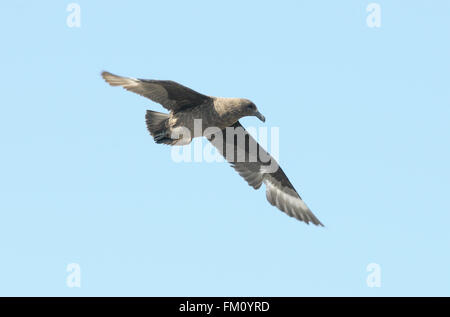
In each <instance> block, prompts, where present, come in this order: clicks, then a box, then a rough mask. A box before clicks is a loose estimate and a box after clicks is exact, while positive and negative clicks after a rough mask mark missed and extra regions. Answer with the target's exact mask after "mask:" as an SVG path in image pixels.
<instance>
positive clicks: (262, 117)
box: [255, 111, 266, 122]
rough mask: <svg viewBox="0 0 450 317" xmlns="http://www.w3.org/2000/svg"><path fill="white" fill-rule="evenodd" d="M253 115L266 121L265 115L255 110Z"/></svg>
mask: <svg viewBox="0 0 450 317" xmlns="http://www.w3.org/2000/svg"><path fill="white" fill-rule="evenodd" d="M255 117H257V118H258V119H259V120H261V121H262V122H266V117H264V116H263V115H262V114H261V112H259V111H256V112H255Z"/></svg>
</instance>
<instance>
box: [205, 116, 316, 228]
mask: <svg viewBox="0 0 450 317" xmlns="http://www.w3.org/2000/svg"><path fill="white" fill-rule="evenodd" d="M230 128H233V129H234V133H233V135H231V134H228V137H227V132H226V129H228V128H226V129H223V130H221V131H220V133H218V134H213V135H211V136H210V137H208V139H209V141H210V142H211V143H212V144H213V145H214V146H215V147H216V148H217V150H218V151H219V152H220V154H222V155H223V156H224V157H225V159H226V160H227V161H228V162H229V163H230V164H231V166H232V167H233V168H234V169H235V170H236V171H237V172H238V173H239V174H240V175H241V176H242V177H243V178H244V179H245V180H246V181H247V183H248V184H249V185H250V186H252V187H253V188H254V189H258V188H259V187H261V185H262V183H265V184H266V197H267V200H268V201H269V202H270V203H271V204H272V205H274V206H276V207H277V208H278V209H280V210H281V211H284V212H285V213H286V214H288V215H289V216H291V217H295V218H296V219H298V220H300V221H304V222H306V223H307V224H309V222H312V223H313V224H315V225H320V226H323V224H322V223H321V222H320V221H319V219H317V218H316V216H315V215H314V214H313V213H312V212H311V210H310V209H309V208H308V206H306V204H305V203H304V202H303V200H302V199H301V197H300V195H299V194H298V193H297V191H296V190H295V188H294V186H292V184H291V182H290V181H289V179H288V178H287V176H286V174H284V172H283V170H282V169H281V167H279V166H278V163H277V162H276V160H275V159H274V158H273V157H272V156H270V154H268V153H267V152H266V151H265V150H264V149H263V148H262V147H261V146H260V145H259V144H258V143H257V142H256V140H255V139H254V138H253V137H252V136H251V135H250V134H249V133H248V132H247V130H245V128H244V127H243V126H242V125H241V124H240V123H239V121H238V122H236V123H235V124H234V125H233V126H231V127H230ZM218 132H219V131H218ZM227 150H228V152H227ZM233 152H234V153H233Z"/></svg>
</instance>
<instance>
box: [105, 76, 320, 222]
mask: <svg viewBox="0 0 450 317" xmlns="http://www.w3.org/2000/svg"><path fill="white" fill-rule="evenodd" d="M102 77H103V78H104V80H105V81H106V82H107V83H109V84H110V85H111V86H122V87H123V88H125V89H126V90H129V91H132V92H134V93H137V94H139V95H141V96H144V97H147V98H148V99H150V100H152V101H153V102H157V103H159V104H161V105H162V106H163V107H164V108H166V109H167V110H169V113H168V114H166V113H161V112H156V111H151V110H147V114H146V116H145V119H146V123H147V128H148V130H149V132H150V134H151V135H152V136H153V138H154V140H155V142H156V143H163V144H169V145H184V144H188V143H189V142H191V140H192V138H194V137H201V136H206V137H207V138H208V140H209V141H210V142H211V143H212V144H213V145H214V146H215V147H216V148H217V150H218V151H219V152H220V153H221V154H222V155H223V156H224V157H225V158H226V160H227V161H228V162H229V163H230V164H231V166H232V167H233V168H234V169H235V170H236V171H237V172H238V173H239V174H240V175H241V176H242V177H243V178H244V179H245V180H246V181H247V183H248V184H249V185H250V186H252V187H253V188H254V189H258V188H260V187H261V185H262V183H264V184H265V185H266V197H267V200H268V201H269V202H270V203H271V204H272V205H274V206H276V207H277V208H278V209H280V210H281V211H284V212H285V213H286V214H288V215H289V216H291V217H294V218H296V219H298V220H300V221H304V222H305V223H307V224H309V222H312V223H313V224H315V225H320V226H323V224H322V223H321V222H320V221H319V219H317V217H316V216H315V215H314V214H313V213H312V212H311V210H310V209H309V208H308V206H307V205H306V204H305V203H304V202H303V200H302V199H301V197H300V195H299V194H298V193H297V191H296V190H295V188H294V186H293V185H292V184H291V182H290V181H289V179H288V178H287V176H286V174H285V173H284V172H283V170H282V169H281V168H280V167H279V166H278V163H277V162H276V160H275V159H274V158H273V157H272V156H270V154H268V153H267V152H266V151H265V150H264V149H263V148H262V147H261V146H260V145H259V144H258V143H257V142H256V140H255V139H254V138H253V137H252V136H251V135H250V134H249V133H248V132H247V131H246V130H245V128H244V127H243V126H242V125H241V124H240V122H239V119H240V118H242V117H245V116H255V117H257V118H259V119H260V120H261V121H263V122H264V121H265V118H264V116H263V115H262V114H261V113H260V112H259V111H258V109H257V108H256V106H255V104H254V103H253V102H251V101H250V100H248V99H243V98H222V97H212V96H206V95H203V94H200V93H198V92H196V91H194V90H192V89H190V88H188V87H185V86H183V85H181V84H178V83H176V82H174V81H170V80H153V79H137V78H130V77H121V76H117V75H114V74H111V73H109V72H102ZM196 119H201V124H202V127H201V131H202V132H201V134H198V133H197V132H196V129H194V121H195V120H196ZM208 128H213V129H212V130H211V129H210V130H211V131H212V132H210V133H209V134H204V131H205V130H208ZM230 129H231V131H232V132H231V134H230ZM227 150H228V151H227Z"/></svg>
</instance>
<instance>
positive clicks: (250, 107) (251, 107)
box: [247, 105, 256, 110]
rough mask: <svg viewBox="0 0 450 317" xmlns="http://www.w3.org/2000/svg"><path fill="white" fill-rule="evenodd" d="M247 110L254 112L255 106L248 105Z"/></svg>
mask: <svg viewBox="0 0 450 317" xmlns="http://www.w3.org/2000/svg"><path fill="white" fill-rule="evenodd" d="M247 108H248V109H252V110H254V109H256V106H255V105H248V106H247Z"/></svg>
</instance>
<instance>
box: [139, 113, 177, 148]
mask: <svg viewBox="0 0 450 317" xmlns="http://www.w3.org/2000/svg"><path fill="white" fill-rule="evenodd" d="M168 119H169V115H168V114H166V113H162V112H157V111H152V110H147V113H146V115H145V122H146V124H147V129H148V131H149V132H150V134H151V135H152V137H153V138H154V139H155V142H156V143H164V144H172V142H173V140H172V139H171V138H170V136H169V135H167V120H168Z"/></svg>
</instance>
